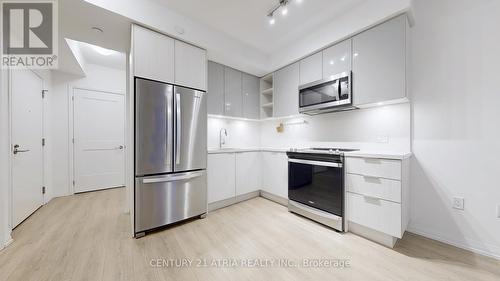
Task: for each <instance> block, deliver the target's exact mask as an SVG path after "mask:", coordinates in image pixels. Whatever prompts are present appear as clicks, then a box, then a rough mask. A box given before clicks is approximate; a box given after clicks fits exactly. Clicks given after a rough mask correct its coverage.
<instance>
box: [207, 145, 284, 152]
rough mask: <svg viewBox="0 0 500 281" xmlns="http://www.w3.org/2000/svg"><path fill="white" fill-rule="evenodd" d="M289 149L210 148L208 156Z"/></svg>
mask: <svg viewBox="0 0 500 281" xmlns="http://www.w3.org/2000/svg"><path fill="white" fill-rule="evenodd" d="M288 150H289V149H287V148H270V147H267V148H266V147H253V148H222V149H220V148H213V149H212V148H209V149H208V154H221V153H238V152H259V151H267V152H287V151H288Z"/></svg>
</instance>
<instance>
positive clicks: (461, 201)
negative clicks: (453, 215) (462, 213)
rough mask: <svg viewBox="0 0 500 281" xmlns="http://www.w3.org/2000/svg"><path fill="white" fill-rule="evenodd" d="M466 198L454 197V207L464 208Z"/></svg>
mask: <svg viewBox="0 0 500 281" xmlns="http://www.w3.org/2000/svg"><path fill="white" fill-rule="evenodd" d="M464 201H465V200H464V198H461V197H453V209H457V210H464V203H465V202H464Z"/></svg>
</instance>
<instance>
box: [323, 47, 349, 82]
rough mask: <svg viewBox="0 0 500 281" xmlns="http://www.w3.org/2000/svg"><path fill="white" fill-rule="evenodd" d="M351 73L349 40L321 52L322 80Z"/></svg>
mask: <svg viewBox="0 0 500 281" xmlns="http://www.w3.org/2000/svg"><path fill="white" fill-rule="evenodd" d="M350 71H351V39H347V40H345V41H342V42H340V43H338V44H336V45H333V46H332V47H330V48H328V49H325V50H324V51H323V79H328V78H330V77H331V76H334V75H337V74H340V73H344V72H347V73H349V72H350Z"/></svg>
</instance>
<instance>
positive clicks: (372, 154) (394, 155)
mask: <svg viewBox="0 0 500 281" xmlns="http://www.w3.org/2000/svg"><path fill="white" fill-rule="evenodd" d="M259 151H266V152H283V153H284V152H287V151H289V148H272V147H252V148H222V149H219V148H214V149H209V150H208V154H221V153H241V152H259ZM344 155H345V157H363V158H384V159H398V160H403V159H407V158H410V157H411V155H412V153H411V152H404V151H388V150H363V149H362V150H359V151H353V152H346V153H344Z"/></svg>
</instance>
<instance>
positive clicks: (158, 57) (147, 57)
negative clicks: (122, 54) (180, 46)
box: [132, 25, 175, 83]
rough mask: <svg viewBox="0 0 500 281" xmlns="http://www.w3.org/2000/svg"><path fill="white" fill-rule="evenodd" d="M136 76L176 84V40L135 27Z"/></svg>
mask: <svg viewBox="0 0 500 281" xmlns="http://www.w3.org/2000/svg"><path fill="white" fill-rule="evenodd" d="M132 28H133V46H132V49H133V67H134V76H138V77H143V78H147V79H152V80H157V81H161V82H166V83H174V48H175V47H174V45H175V40H174V39H172V38H170V37H167V36H165V35H163V34H160V33H158V32H154V31H152V30H149V29H146V28H143V27H140V26H138V25H133V27H132Z"/></svg>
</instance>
